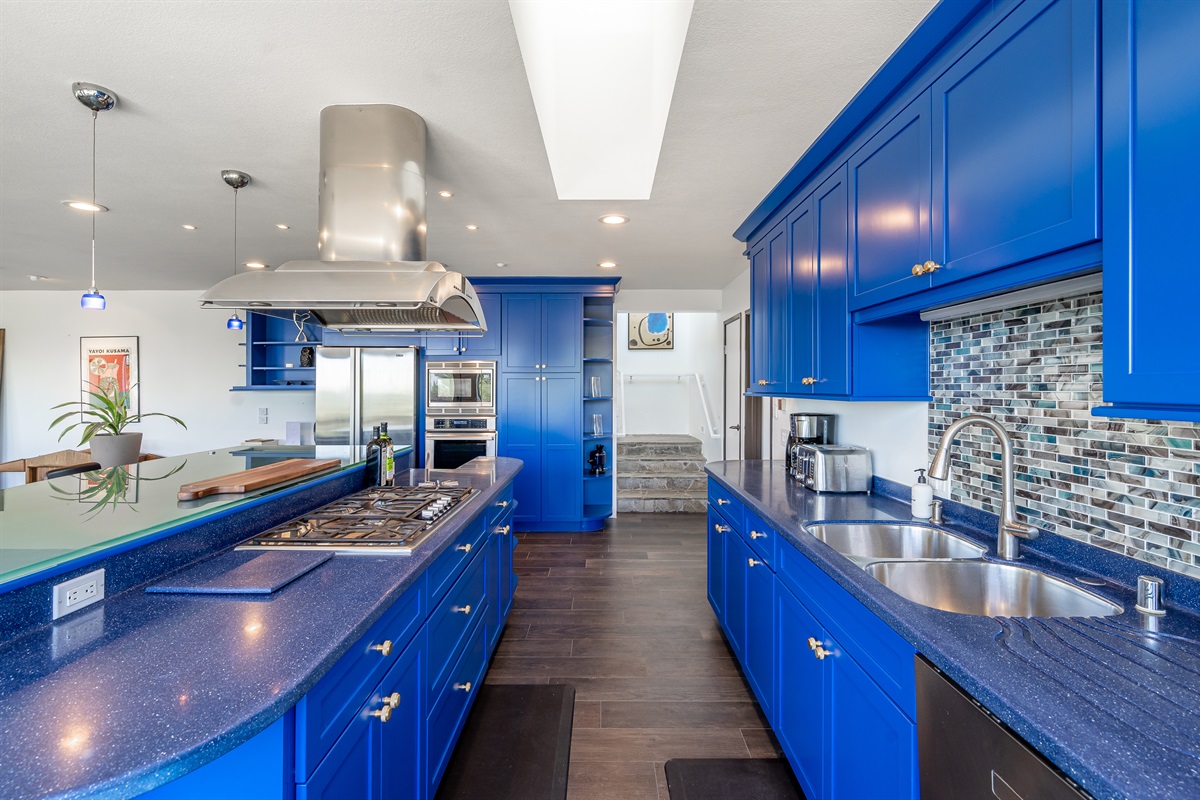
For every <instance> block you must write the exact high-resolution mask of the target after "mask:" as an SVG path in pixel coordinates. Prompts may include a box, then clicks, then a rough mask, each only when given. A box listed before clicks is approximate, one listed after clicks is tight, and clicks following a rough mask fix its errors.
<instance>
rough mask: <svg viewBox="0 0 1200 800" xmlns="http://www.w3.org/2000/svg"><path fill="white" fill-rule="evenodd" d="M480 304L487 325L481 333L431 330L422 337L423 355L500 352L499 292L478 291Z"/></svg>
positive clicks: (467, 356) (471, 356) (471, 355)
mask: <svg viewBox="0 0 1200 800" xmlns="http://www.w3.org/2000/svg"><path fill="white" fill-rule="evenodd" d="M479 305H480V307H481V308H482V309H483V318H484V320H485V321H486V322H487V326H488V329H487V331H486V332H484V333H483V335H481V336H472V335H467V334H456V333H455V334H444V333H441V334H438V333H431V334H428V335H426V337H425V355H426V356H439V357H442V358H464V359H477V358H495V357H496V356H498V355H500V341H501V338H500V331H501V329H502V324H503V320H502V317H501V315H502V302H501V297H500V295H498V294H483V293H480V294H479Z"/></svg>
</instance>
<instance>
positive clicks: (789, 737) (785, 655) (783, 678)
mask: <svg viewBox="0 0 1200 800" xmlns="http://www.w3.org/2000/svg"><path fill="white" fill-rule="evenodd" d="M775 609H776V612H775V613H776V635H777V636H778V637H779V681H778V686H777V687H776V701H775V704H776V705H775V708H776V711H775V718H774V719H773V720H771V727H772V728H773V729H774V730H775V736H776V738H778V739H779V744H780V746H781V747H783V751H784V754H785V755H786V756H787V757H788V761H789V762H790V763H791V765H792V770H793V771H794V772H795V773H796V778H797V779H798V780H799V781H800V787H801V788H802V789H803V790H804V796H805V797H807V798H809V800H817V799H818V798H822V797H824V796H825V731H826V726H825V725H824V724H823V723H824V721H825V720H827V719H828V718H829V709H828V691H827V689H826V684H827V682H828V670H826V669H825V668H824V664H823V663H822V662H821V661H819V660H817V658H816V657H815V656H814V655H813V650H812V648H810V647H809V646H808V640H809V638H813V639H817V640H818V641H824V640H825V639H826V638H827V637H826V634H825V629H824V628H823V627H821V624H820V623H819V622H817V620H816V618H815V617H814V616H813V615H812V614H810V613H809V612H808V609H806V608H805V607H804V604H803V603H801V602H800V600H799V599H797V598H796V596H795V595H794V594H792V593H791V592H790V591H789V590H788V588H787V586H786V585H785V584H783V583H780V586H779V588H778V590H777V591H776V603H775ZM868 763H869V762H868Z"/></svg>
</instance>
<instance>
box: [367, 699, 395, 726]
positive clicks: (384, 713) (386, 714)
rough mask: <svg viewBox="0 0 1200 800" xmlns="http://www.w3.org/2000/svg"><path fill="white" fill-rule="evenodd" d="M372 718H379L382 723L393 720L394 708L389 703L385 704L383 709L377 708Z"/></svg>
mask: <svg viewBox="0 0 1200 800" xmlns="http://www.w3.org/2000/svg"><path fill="white" fill-rule="evenodd" d="M371 716H372V717H379V721H380V722H387V721H388V720H389V719H391V718H392V707H391V706H390V705H388V704H387V703H384V704H383V708H377V709H375V710H374V711H372V712H371Z"/></svg>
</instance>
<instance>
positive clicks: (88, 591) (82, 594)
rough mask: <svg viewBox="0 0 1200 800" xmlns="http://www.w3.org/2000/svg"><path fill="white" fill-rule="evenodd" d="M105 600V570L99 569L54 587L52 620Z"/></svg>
mask: <svg viewBox="0 0 1200 800" xmlns="http://www.w3.org/2000/svg"><path fill="white" fill-rule="evenodd" d="M103 599H104V570H102V569H98V570H96V571H95V572H89V573H88V574H86V575H80V576H79V577H78V578H72V579H71V580H69V581H63V582H62V583H60V584H58V585H56V586H55V587H54V605H53V607H52V609H51V610H52V618H53V619H58V618H60V617H63V616H66V615H67V614H70V613H71V612H73V611H78V610H79V609H81V608H84V607H86V606H90V605H91V604H92V603H98V602H100V601H101V600H103Z"/></svg>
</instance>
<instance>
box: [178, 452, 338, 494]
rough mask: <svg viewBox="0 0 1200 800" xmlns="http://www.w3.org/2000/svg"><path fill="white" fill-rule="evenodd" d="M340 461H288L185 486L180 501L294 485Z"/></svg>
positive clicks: (320, 459)
mask: <svg viewBox="0 0 1200 800" xmlns="http://www.w3.org/2000/svg"><path fill="white" fill-rule="evenodd" d="M341 463H342V460H341V459H340V458H289V459H288V460H287V461H280V462H279V463H278V464H268V465H266V466H265V467H255V468H254V469H247V470H243V471H241V472H235V473H233V474H232V475H222V476H221V477H219V478H210V479H208V480H206V481H196V482H194V483H185V484H183V485H182V486H180V487H179V499H180V500H197V499H199V498H201V497H208V496H209V495H210V494H243V493H245V492H252V491H254V490H255V489H261V488H263V487H264V486H273V485H275V484H277V483H284V482H286V481H294V480H296V479H297V478H303V477H304V476H306V475H312V474H314V473H317V472H324V471H325V470H327V469H333V468H334V467H337V466H341Z"/></svg>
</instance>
